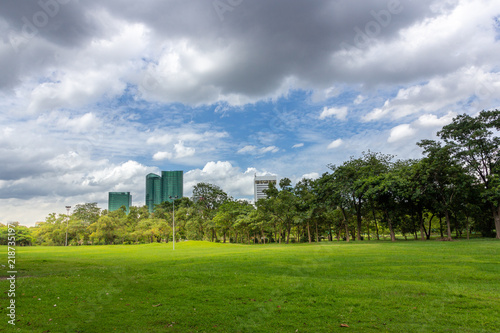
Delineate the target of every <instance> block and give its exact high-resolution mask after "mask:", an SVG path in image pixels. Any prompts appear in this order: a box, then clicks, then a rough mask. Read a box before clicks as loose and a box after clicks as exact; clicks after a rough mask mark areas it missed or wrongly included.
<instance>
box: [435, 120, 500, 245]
mask: <svg viewBox="0 0 500 333" xmlns="http://www.w3.org/2000/svg"><path fill="white" fill-rule="evenodd" d="M495 130H496V131H498V130H500V110H493V111H482V112H480V113H479V115H477V116H476V117H472V116H469V115H467V114H463V115H459V116H457V117H456V118H454V119H453V122H452V123H451V124H449V125H446V126H444V127H443V129H442V130H441V131H440V132H439V133H438V135H439V136H440V137H441V138H442V139H443V140H444V142H445V143H446V144H447V145H448V146H449V147H450V152H451V153H452V154H453V156H454V157H456V158H457V159H458V160H459V161H460V162H461V163H463V164H464V165H465V166H466V167H467V168H468V171H469V172H470V173H471V174H472V175H474V176H475V178H476V181H477V182H479V183H481V184H482V186H483V188H484V191H482V197H483V200H484V201H485V202H487V203H488V204H489V206H490V209H491V211H492V214H493V219H494V221H495V229H496V238H497V239H500V137H498V136H497V135H496V133H495V132H494V131H495Z"/></svg>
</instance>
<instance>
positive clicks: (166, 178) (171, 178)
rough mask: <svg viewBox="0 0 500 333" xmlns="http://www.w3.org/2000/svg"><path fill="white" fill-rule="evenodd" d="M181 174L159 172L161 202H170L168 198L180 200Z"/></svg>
mask: <svg viewBox="0 0 500 333" xmlns="http://www.w3.org/2000/svg"><path fill="white" fill-rule="evenodd" d="M182 193H183V172H182V171H162V172H161V194H162V201H168V202H172V200H171V199H170V197H175V196H177V197H178V198H182Z"/></svg>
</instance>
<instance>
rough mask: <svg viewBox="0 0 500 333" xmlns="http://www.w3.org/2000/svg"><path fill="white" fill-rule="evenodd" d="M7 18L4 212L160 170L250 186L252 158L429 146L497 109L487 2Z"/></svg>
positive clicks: (344, 1) (131, 184)
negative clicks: (467, 118)
mask: <svg viewBox="0 0 500 333" xmlns="http://www.w3.org/2000/svg"><path fill="white" fill-rule="evenodd" d="M221 4H222V5H221ZM0 23H1V24H0V31H1V32H2V33H3V34H2V35H3V36H4V37H5V38H4V39H3V40H2V41H0V59H2V64H3V66H2V75H1V76H0V95H1V96H2V98H1V99H0V123H1V124H2V128H1V129H0V160H1V162H2V168H1V169H0V207H2V209H1V210H0V222H2V223H7V222H9V221H19V222H20V223H21V224H23V225H27V226H32V225H34V224H35V222H37V221H43V220H44V219H45V218H46V217H47V215H48V214H50V213H52V212H55V213H60V214H65V213H66V211H65V208H64V207H65V206H73V207H74V206H75V205H76V204H78V203H85V202H97V203H98V204H99V206H100V207H103V208H105V207H106V206H107V193H108V192H125V191H131V194H132V195H133V197H134V198H137V199H136V200H137V201H136V204H137V205H144V204H145V202H144V201H143V200H144V199H145V196H146V193H145V188H144V177H145V175H148V174H150V173H154V174H160V172H161V170H182V171H183V174H184V191H183V195H184V196H190V195H191V191H192V188H193V186H194V185H195V184H196V183H199V182H207V183H212V184H216V185H218V186H220V187H221V188H222V189H224V190H225V191H226V192H227V193H228V194H229V195H230V196H232V197H234V198H246V199H251V198H252V197H253V178H254V174H256V173H257V174H259V175H266V174H267V175H269V174H273V175H276V176H277V178H278V179H279V178H284V177H287V178H290V179H291V181H292V183H293V184H294V183H296V182H297V181H299V180H300V179H302V178H304V177H307V178H313V179H314V178H316V177H318V176H320V175H321V174H323V173H324V172H327V171H328V170H329V169H328V166H327V165H328V164H336V165H338V164H341V163H342V162H343V161H346V160H348V159H349V158H350V156H360V155H361V154H362V152H363V151H368V150H370V151H374V152H382V153H385V154H393V155H396V158H398V159H408V158H420V157H421V156H422V155H421V152H422V151H421V149H420V148H419V147H418V146H417V145H416V143H417V142H418V141H420V140H422V139H435V138H436V132H437V131H439V130H440V129H441V128H442V126H443V125H446V124H448V123H450V122H451V120H452V119H453V118H454V117H455V116H457V115H459V114H463V113H466V114H470V115H476V114H477V113H478V112H479V111H481V110H483V109H496V108H500V71H499V68H500V61H499V60H498V57H497V54H498V51H500V3H498V2H495V1H488V0H457V1H451V2H450V1H444V0H422V1H410V0H400V1H399V0H370V1H364V2H354V1H348V0H325V1H317V2H310V1H293V0H273V1H263V0H253V1H227V0H221V1H204V0H203V1H202V0H193V1H189V3H187V2H185V1H179V0H172V1H167V2H161V1H160V2H154V1H151V2H146V3H137V2H131V1H129V0H124V1H120V2H114V1H104V2H96V1H93V0H89V1H62V0H50V1H49V0H42V1H8V2H5V4H3V7H2V11H1V12H0ZM136 189H137V190H136Z"/></svg>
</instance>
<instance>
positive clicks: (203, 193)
mask: <svg viewBox="0 0 500 333" xmlns="http://www.w3.org/2000/svg"><path fill="white" fill-rule="evenodd" d="M192 198H193V201H194V202H195V206H196V207H198V208H199V209H200V213H201V214H200V217H201V219H202V220H203V223H204V226H205V227H206V228H207V229H209V230H210V231H211V233H212V234H211V241H214V238H215V237H216V232H215V227H216V226H215V223H214V222H213V220H212V219H213V217H214V216H215V214H216V211H217V209H218V208H219V207H220V206H221V205H222V204H223V203H224V202H226V201H228V200H229V196H228V195H227V193H226V192H224V191H223V190H222V189H221V188H220V187H219V186H217V185H213V184H209V183H198V184H196V185H195V186H194V188H193V196H192Z"/></svg>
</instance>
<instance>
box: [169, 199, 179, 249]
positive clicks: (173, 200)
mask: <svg viewBox="0 0 500 333" xmlns="http://www.w3.org/2000/svg"><path fill="white" fill-rule="evenodd" d="M169 198H170V199H172V229H173V232H174V233H173V242H172V243H173V244H172V247H173V250H175V199H177V198H178V197H177V196H175V197H172V196H169Z"/></svg>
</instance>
